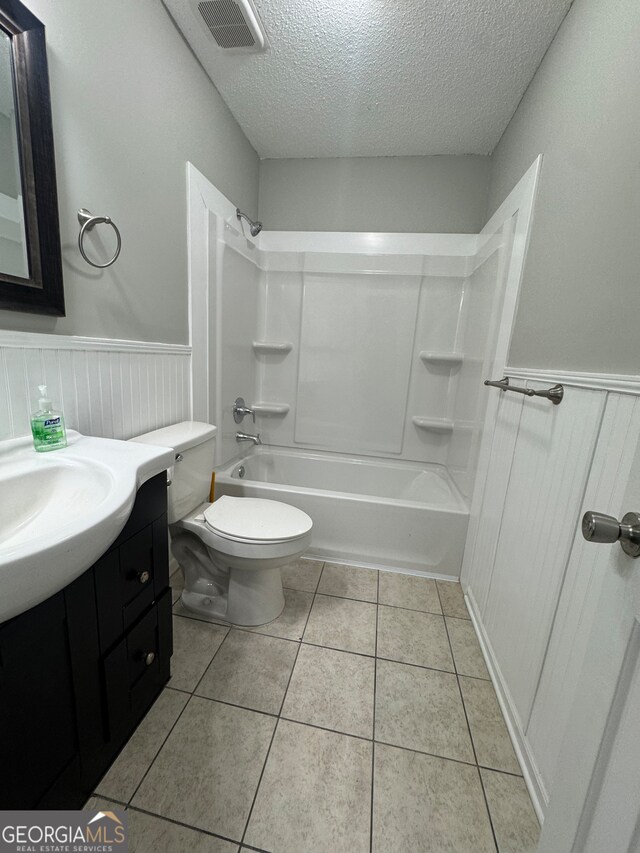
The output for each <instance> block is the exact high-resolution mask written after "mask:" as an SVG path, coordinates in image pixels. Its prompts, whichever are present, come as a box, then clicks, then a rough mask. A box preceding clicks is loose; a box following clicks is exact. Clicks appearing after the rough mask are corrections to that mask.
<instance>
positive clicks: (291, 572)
mask: <svg viewBox="0 0 640 853" xmlns="http://www.w3.org/2000/svg"><path fill="white" fill-rule="evenodd" d="M322 566H323V563H322V562H321V561H320V560H305V559H304V558H302V559H301V560H296V561H295V562H293V563H289V565H288V566H284V567H283V568H282V569H281V570H280V572H281V574H282V586H284V587H286V588H288V589H300V590H302V591H303V592H315V591H316V587H317V586H318V580H319V579H320V573H321V572H322Z"/></svg>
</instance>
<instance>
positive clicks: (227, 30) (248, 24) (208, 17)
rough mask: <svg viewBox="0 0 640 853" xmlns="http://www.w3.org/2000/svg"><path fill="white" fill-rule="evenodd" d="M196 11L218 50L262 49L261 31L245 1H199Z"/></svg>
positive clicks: (262, 35) (254, 15) (263, 39)
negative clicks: (219, 48)
mask: <svg viewBox="0 0 640 853" xmlns="http://www.w3.org/2000/svg"><path fill="white" fill-rule="evenodd" d="M197 10H198V13H199V15H200V16H201V18H202V20H203V21H204V23H205V25H206V26H207V29H208V30H209V32H210V33H211V35H212V36H213V38H214V39H215V41H216V44H217V45H218V46H219V47H221V48H224V49H225V50H233V49H239V48H240V49H244V50H247V49H248V50H263V49H264V47H265V41H266V40H265V36H264V30H263V29H262V27H261V25H260V22H259V20H258V17H257V14H256V13H255V11H254V9H253V8H252V7H251V5H250V4H249V2H248V0H238V2H236V0H203V2H200V3H198V4H197Z"/></svg>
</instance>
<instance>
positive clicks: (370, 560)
mask: <svg viewBox="0 0 640 853" xmlns="http://www.w3.org/2000/svg"><path fill="white" fill-rule="evenodd" d="M189 175H190V197H189V204H190V232H189V233H190V257H191V275H190V285H191V319H192V344H193V370H194V376H193V404H194V417H195V418H196V419H202V420H207V421H210V422H211V423H216V424H217V425H218V427H219V430H220V432H219V435H220V437H221V440H220V441H219V442H218V459H217V466H218V480H217V485H218V489H219V492H218V493H227V494H234V495H252V496H262V497H272V498H275V499H280V500H283V501H285V502H287V503H291V504H293V505H296V506H300V508H302V509H305V511H307V512H309V513H310V515H311V516H312V517H313V519H314V536H313V540H312V545H311V549H310V553H311V554H314V555H316V556H318V557H323V558H330V557H334V556H336V555H338V554H340V555H342V556H343V558H346V560H347V561H349V562H352V563H354V564H363V565H376V566H384V567H387V568H397V569H400V570H404V571H407V570H408V571H413V572H420V573H424V574H432V575H436V576H440V577H458V576H459V573H460V566H461V559H462V551H463V547H464V541H465V536H466V528H467V522H468V514H469V503H470V499H471V496H472V493H473V485H474V477H475V472H476V470H477V468H478V453H479V447H480V438H481V434H482V426H483V423H484V418H485V412H486V407H487V400H488V396H487V392H486V389H484V388H483V386H482V378H483V377H486V376H489V375H494V373H495V371H498V372H499V371H500V370H501V369H503V367H504V360H505V358H506V347H507V344H508V336H507V339H506V341H505V340H504V335H502V340H501V336H500V334H499V332H500V328H501V327H502V326H504V322H505V316H504V315H505V311H506V312H507V314H508V316H507V317H506V320H507V323H508V325H509V327H510V323H511V321H512V317H513V310H514V308H515V298H511V299H505V293H506V292H507V290H508V289H509V288H508V286H507V285H508V282H509V278H510V275H511V279H512V282H511V289H513V279H514V270H513V264H512V259H513V255H514V253H513V247H514V234H515V221H513V218H512V217H509V216H506V217H505V218H504V220H503V221H502V222H499V223H497V225H496V223H494V224H493V226H492V227H491V229H490V230H489V231H488V232H487V233H483V234H480V235H477V234H371V233H355V232H354V233H342V232H340V233H337V232H336V233H327V232H325V233H314V232H289V231H288V232H270V231H268V230H265V231H263V232H262V233H261V234H260V235H259V237H258V239H257V240H255V241H254V240H249V239H247V238H246V237H245V236H244V235H243V234H242V233H241V231H240V230H239V229H238V227H237V219H236V217H235V208H234V207H233V206H232V205H231V203H230V202H229V201H228V200H227V199H226V198H224V196H222V195H221V194H220V193H219V192H218V191H217V190H215V188H214V187H212V186H211V184H209V183H208V182H207V181H206V180H205V179H204V178H203V177H202V176H201V175H199V173H198V172H197V171H196V170H195V169H193V167H190V172H189ZM516 272H518V276H517V281H516V282H515V287H516V290H517V284H518V282H519V271H516ZM507 303H508V304H507ZM238 396H242V397H244V399H245V400H246V401H247V405H248V406H250V407H251V408H253V409H254V410H255V420H256V423H255V430H256V431H258V432H260V435H261V438H262V442H263V444H264V445H266V446H267V448H268V451H266V450H265V448H258V449H257V450H256V451H254V450H253V449H252V450H251V452H249V454H248V455H246V446H242V447H240V446H239V445H238V444H237V442H236V438H235V436H236V433H237V432H238V430H242V431H245V432H246V431H250V426H249V425H250V420H249V422H247V420H245V422H244V423H243V424H242V425H238V424H237V423H235V422H234V419H233V412H232V407H233V401H234V400H235V399H236V397H238ZM241 456H244V458H243V459H242V466H243V467H244V476H243V477H240V476H238V470H239V464H238V461H239V460H240V458H241ZM399 483H403V485H402V486H399ZM372 484H375V485H372ZM343 561H344V560H343Z"/></svg>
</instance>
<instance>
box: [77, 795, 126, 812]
mask: <svg viewBox="0 0 640 853" xmlns="http://www.w3.org/2000/svg"><path fill="white" fill-rule="evenodd" d="M82 808H83V809H86V810H87V811H90V812H91V811H98V810H100V811H102V812H104V811H108V810H109V811H117V812H124V811H126V809H127V806H123V805H122V803H118V802H116V801H115V800H107V799H105V798H104V797H99V796H97V795H96V794H91V796H90V797H89V799H88V800H87V802H86V803H85V804H84V805H83V806H82Z"/></svg>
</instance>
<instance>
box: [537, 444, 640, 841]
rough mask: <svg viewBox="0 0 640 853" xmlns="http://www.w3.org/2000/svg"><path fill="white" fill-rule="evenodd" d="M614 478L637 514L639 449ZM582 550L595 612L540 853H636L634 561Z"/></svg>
mask: <svg viewBox="0 0 640 853" xmlns="http://www.w3.org/2000/svg"><path fill="white" fill-rule="evenodd" d="M632 434H633V436H634V438H633V439H632V440H633V441H634V442H635V441H636V438H635V436H637V430H635V431H632ZM630 440H631V439H630ZM619 475H620V476H623V477H626V478H627V487H626V494H625V497H624V501H623V507H622V508H621V509H622V514H624V513H626V512H629V511H634V512H638V513H640V443H637V446H636V451H635V457H633V462H632V463H631V466H630V468H628V469H627V470H626V471H623V472H619ZM591 509H593V510H596V511H597V510H598V507H597V506H594V507H591ZM588 547H589V548H591V547H593V548H597V549H599V550H598V554H599V557H598V575H599V580H600V582H601V585H600V587H599V599H598V606H597V609H596V615H595V619H594V620H593V625H592V630H591V636H590V639H589V643H588V646H587V654H586V656H585V659H584V663H583V666H582V671H581V675H580V679H579V682H578V688H577V691H576V695H575V701H574V704H573V710H572V713H571V717H570V721H569V725H568V727H567V731H566V734H565V738H564V742H563V745H562V748H561V751H560V756H559V763H558V768H557V772H556V775H555V779H554V785H553V788H552V790H551V792H550V801H549V807H548V811H547V815H546V819H545V822H544V826H543V829H542V834H541V837H540V845H539V853H605V852H606V853H627V851H629V853H631V851H637V850H640V559H633V558H632V557H630V556H628V555H627V554H625V553H624V552H623V550H622V548H621V546H620V544H619V543H614V544H595V543H591V544H590V545H589V546H588Z"/></svg>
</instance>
